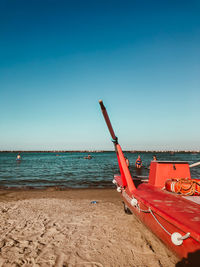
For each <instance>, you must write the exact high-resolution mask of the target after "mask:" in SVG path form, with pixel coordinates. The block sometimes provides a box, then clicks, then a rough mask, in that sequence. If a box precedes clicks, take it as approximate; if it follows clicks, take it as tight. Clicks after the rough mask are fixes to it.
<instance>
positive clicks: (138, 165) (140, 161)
mask: <svg viewBox="0 0 200 267" xmlns="http://www.w3.org/2000/svg"><path fill="white" fill-rule="evenodd" d="M135 167H136V168H137V169H140V168H141V167H142V160H141V157H140V155H138V158H137V159H136V161H135Z"/></svg>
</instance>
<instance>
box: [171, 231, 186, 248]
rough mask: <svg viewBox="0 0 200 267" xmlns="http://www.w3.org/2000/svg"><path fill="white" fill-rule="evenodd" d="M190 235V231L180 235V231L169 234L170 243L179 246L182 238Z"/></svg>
mask: <svg viewBox="0 0 200 267" xmlns="http://www.w3.org/2000/svg"><path fill="white" fill-rule="evenodd" d="M189 236H190V233H187V234H186V235H184V236H182V235H181V234H180V233H177V232H175V233H173V234H172V235H171V240H172V243H173V244H174V245H176V246H180V245H182V244H183V240H184V239H186V238H188V237H189Z"/></svg>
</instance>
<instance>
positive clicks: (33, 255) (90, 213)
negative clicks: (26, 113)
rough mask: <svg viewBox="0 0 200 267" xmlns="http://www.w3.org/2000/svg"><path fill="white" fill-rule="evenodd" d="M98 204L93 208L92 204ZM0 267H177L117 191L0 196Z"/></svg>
mask: <svg viewBox="0 0 200 267" xmlns="http://www.w3.org/2000/svg"><path fill="white" fill-rule="evenodd" d="M92 201H96V203H91V202H92ZM0 215H1V216H0V236H1V238H0V266H11V265H13V266H22V265H24V264H25V263H26V266H56V267H59V266H68V267H76V266H77V267H107V266H109V267H127V266H136V267H137V266H138V267H139V266H149V267H150V266H156V267H159V266H165V267H171V266H175V265H176V263H177V262H179V259H178V258H177V257H176V256H175V255H174V254H173V253H172V252H171V251H169V250H168V249H167V248H166V247H165V245H164V244H162V243H161V241H160V240H159V239H158V238H157V237H156V236H155V235H153V234H152V233H151V232H150V231H149V230H148V229H147V228H146V227H145V226H144V225H143V224H142V223H141V222H140V221H139V220H138V219H137V218H136V217H135V216H134V215H127V214H125V213H124V210H123V205H122V199H121V198H120V196H119V194H118V193H117V191H116V190H115V189H106V188H103V189H66V190H55V189H54V190H53V189H52V188H51V190H48V189H46V190H41V189H39V190H37V189H34V190H22V189H20V190H16V189H15V190H2V189H1V190H0Z"/></svg>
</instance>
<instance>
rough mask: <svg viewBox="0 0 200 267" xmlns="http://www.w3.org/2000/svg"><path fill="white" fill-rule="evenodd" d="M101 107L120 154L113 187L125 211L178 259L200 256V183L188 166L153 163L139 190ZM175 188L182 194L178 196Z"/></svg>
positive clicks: (176, 162)
mask: <svg viewBox="0 0 200 267" xmlns="http://www.w3.org/2000/svg"><path fill="white" fill-rule="evenodd" d="M99 103H100V106H101V110H102V113H103V115H104V118H105V121H106V123H107V126H108V129H109V131H110V134H111V137H112V142H113V143H114V146H115V151H116V154H117V159H118V164H119V170H120V174H119V175H115V176H114V180H113V183H114V184H115V185H116V186H117V191H118V192H119V193H120V195H121V197H122V199H123V202H124V204H125V210H126V211H129V210H130V211H131V212H132V213H134V214H135V215H136V216H137V217H139V219H140V220H141V221H142V222H143V223H144V224H145V225H146V226H147V227H148V228H149V229H150V230H151V231H152V232H153V233H154V234H156V235H157V236H158V237H159V238H160V239H161V240H162V241H163V242H164V243H165V244H166V246H167V247H168V248H170V249H171V250H172V251H173V252H175V254H176V255H177V256H178V257H180V258H187V257H188V254H189V253H192V254H195V255H197V254H198V255H199V253H200V191H198V190H196V189H194V188H200V180H197V179H194V180H193V179H191V175H190V166H189V164H188V163H187V162H179V161H173V162H172V161H152V162H151V165H150V171H149V177H148V180H145V181H144V182H142V183H141V184H139V185H138V186H136V185H135V184H134V181H133V178H132V177H131V174H130V171H129V168H128V166H127V164H126V160H125V157H124V155H123V152H122V149H121V147H120V145H119V143H118V139H117V137H116V136H115V133H114V131H113V128H112V125H111V122H110V120H109V117H108V114H107V111H106V108H105V106H104V104H103V102H102V101H101V100H100V101H99ZM194 165H195V164H194ZM196 165H197V164H196ZM169 182H170V183H169ZM178 182H179V184H180V182H181V186H179V187H178V186H176V187H175V186H174V183H178ZM166 184H167V185H168V190H166ZM172 184H173V186H172ZM191 184H192V185H191ZM194 184H195V185H194ZM169 185H170V186H169ZM195 186H196V187H195ZM198 186H199V187H198ZM172 187H173V188H172ZM170 188H171V189H172V190H170ZM174 188H179V189H180V188H181V189H182V191H179V192H176V190H175V189H174ZM185 188H187V191H185V192H186V193H184V190H185ZM190 188H192V189H194V190H192V189H191V190H190ZM188 190H189V191H188ZM170 191H171V192H170ZM188 192H189V193H188ZM191 192H192V193H191ZM189 255H191V254H189ZM199 266H200V265H199Z"/></svg>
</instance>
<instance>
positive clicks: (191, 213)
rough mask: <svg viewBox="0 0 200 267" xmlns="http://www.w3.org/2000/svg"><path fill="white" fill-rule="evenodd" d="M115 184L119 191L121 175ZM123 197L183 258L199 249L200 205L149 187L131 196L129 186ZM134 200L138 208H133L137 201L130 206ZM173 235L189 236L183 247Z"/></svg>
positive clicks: (143, 187) (144, 221)
mask: <svg viewBox="0 0 200 267" xmlns="http://www.w3.org/2000/svg"><path fill="white" fill-rule="evenodd" d="M115 181H116V182H117V186H118V188H119V187H120V186H121V185H122V180H121V176H115ZM121 197H122V198H123V200H124V202H125V204H126V205H127V206H128V208H129V209H130V210H131V211H132V212H133V213H134V214H135V215H136V216H138V217H139V219H140V220H141V221H142V222H143V223H144V224H145V225H146V226H147V227H148V228H149V229H150V230H151V231H152V232H153V233H154V234H156V235H157V236H158V237H159V238H160V239H161V240H162V241H163V242H164V243H165V244H166V245H167V246H168V248H170V249H171V250H172V251H174V252H175V253H176V254H177V255H178V256H179V257H180V258H183V257H187V256H188V253H190V252H195V251H197V250H200V205H199V204H197V203H194V202H192V201H190V200H188V199H186V198H184V197H182V196H179V195H175V194H173V193H169V192H167V191H165V190H162V189H159V188H156V187H154V186H152V185H150V184H141V185H139V186H138V188H137V190H135V191H134V192H132V193H130V191H129V190H128V188H127V187H126V188H122V187H121ZM194 198H200V197H196V196H194ZM132 199H136V200H137V205H135V206H134V205H133V204H136V202H135V200H134V201H133V203H131V200H132ZM134 202H135V203H134ZM145 211H146V212H145ZM149 211H151V212H149ZM173 233H179V234H180V235H181V236H185V235H186V234H188V233H189V234H188V235H189V237H187V236H186V239H185V240H183V242H182V244H181V245H175V244H174V243H173V242H172V240H171V234H173Z"/></svg>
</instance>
